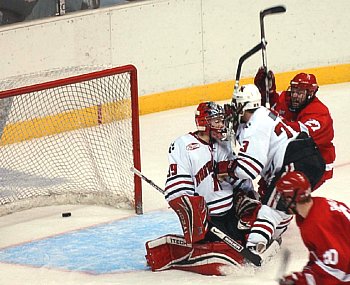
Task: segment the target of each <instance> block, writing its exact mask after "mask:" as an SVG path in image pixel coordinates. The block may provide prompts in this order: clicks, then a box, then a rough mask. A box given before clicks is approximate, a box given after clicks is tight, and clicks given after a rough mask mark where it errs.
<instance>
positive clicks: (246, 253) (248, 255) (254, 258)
mask: <svg viewBox="0 0 350 285" xmlns="http://www.w3.org/2000/svg"><path fill="white" fill-rule="evenodd" d="M130 170H131V171H132V172H133V173H134V174H136V175H137V176H139V177H140V178H141V179H142V180H144V181H146V182H147V183H148V184H150V185H151V186H152V187H153V188H155V189H156V190H157V191H159V192H160V193H162V194H164V192H165V191H164V189H162V188H160V187H159V186H158V185H157V184H155V183H154V182H153V181H152V180H151V179H148V178H147V177H146V176H145V175H143V174H142V173H141V171H139V170H138V169H136V168H135V167H131V168H130ZM209 227H210V229H209V230H210V231H211V232H212V233H213V234H214V235H216V236H217V237H218V238H220V239H221V240H222V241H223V242H224V243H226V244H227V245H228V246H230V247H231V248H233V249H234V250H236V251H237V252H238V253H239V254H241V255H242V256H243V257H244V258H245V259H246V260H249V261H250V262H251V263H253V264H254V265H256V266H261V263H262V259H261V257H260V256H259V255H257V254H254V253H252V252H251V251H250V250H249V249H246V248H245V247H243V246H242V245H241V244H239V243H238V242H237V241H235V240H234V239H233V238H231V237H230V236H228V235H227V234H225V233H224V232H223V231H221V230H219V229H218V228H217V227H216V225H215V224H213V223H212V222H209Z"/></svg>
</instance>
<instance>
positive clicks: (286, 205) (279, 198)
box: [274, 171, 311, 213]
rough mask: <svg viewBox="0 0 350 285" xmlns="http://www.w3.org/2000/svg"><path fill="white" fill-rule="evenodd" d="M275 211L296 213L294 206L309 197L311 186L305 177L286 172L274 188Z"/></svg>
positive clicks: (296, 172)
mask: <svg viewBox="0 0 350 285" xmlns="http://www.w3.org/2000/svg"><path fill="white" fill-rule="evenodd" d="M275 190H276V191H275V197H274V200H275V201H276V203H277V204H276V209H277V210H279V211H282V212H285V213H288V212H289V210H291V211H292V212H294V213H296V210H295V208H296V204H297V203H299V202H302V201H305V200H307V199H308V198H309V197H310V196H311V185H310V182H309V180H308V179H307V177H306V176H305V175H304V174H303V173H302V172H299V171H291V172H287V173H286V174H285V175H283V176H282V177H281V178H280V179H279V180H278V181H277V182H276V187H275Z"/></svg>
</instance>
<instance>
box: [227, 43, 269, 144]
mask: <svg viewBox="0 0 350 285" xmlns="http://www.w3.org/2000/svg"><path fill="white" fill-rule="evenodd" d="M262 46H263V45H262V42H260V43H258V44H257V45H256V46H254V47H253V48H251V49H250V50H248V51H247V52H246V53H245V54H243V55H242V56H241V57H240V58H239V60H238V65H237V70H236V78H235V85H234V88H233V95H232V99H231V106H232V104H233V98H234V97H235V95H236V94H237V92H238V88H239V80H240V78H241V70H242V65H243V62H245V61H246V59H248V58H249V57H251V56H252V55H253V54H255V53H257V52H258V51H259V50H261V49H262ZM232 113H233V112H232ZM232 119H233V118H227V119H226V127H227V138H228V139H231V138H232V130H233V120H232ZM234 143H235V140H234Z"/></svg>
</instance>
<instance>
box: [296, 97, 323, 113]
mask: <svg viewBox="0 0 350 285" xmlns="http://www.w3.org/2000/svg"><path fill="white" fill-rule="evenodd" d="M302 112H303V113H304V114H315V113H317V114H320V115H329V109H328V107H327V106H326V105H325V104H324V103H322V102H321V100H320V99H319V98H318V97H315V98H314V99H313V100H312V101H311V102H310V103H309V104H307V105H306V106H305V108H304V109H303V110H302Z"/></svg>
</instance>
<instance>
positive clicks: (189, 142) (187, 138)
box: [172, 133, 201, 149]
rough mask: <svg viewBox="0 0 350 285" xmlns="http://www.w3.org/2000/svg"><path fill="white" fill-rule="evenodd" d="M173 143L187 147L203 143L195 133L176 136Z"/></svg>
mask: <svg viewBox="0 0 350 285" xmlns="http://www.w3.org/2000/svg"><path fill="white" fill-rule="evenodd" d="M172 144H174V145H177V146H180V147H183V148H186V149H187V148H191V146H193V147H199V146H200V145H201V141H200V140H198V139H197V138H196V135H195V133H187V134H184V135H182V136H180V137H178V138H176V139H175V140H174V142H172Z"/></svg>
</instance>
